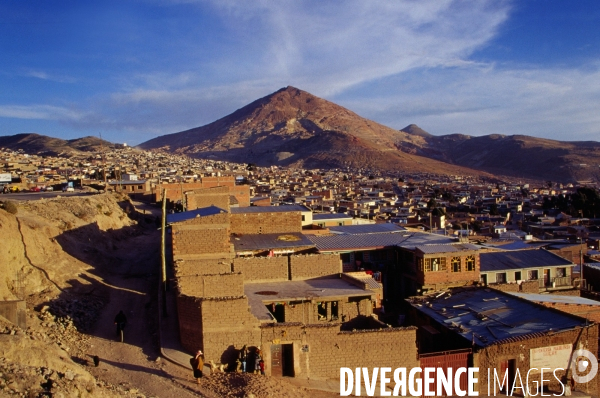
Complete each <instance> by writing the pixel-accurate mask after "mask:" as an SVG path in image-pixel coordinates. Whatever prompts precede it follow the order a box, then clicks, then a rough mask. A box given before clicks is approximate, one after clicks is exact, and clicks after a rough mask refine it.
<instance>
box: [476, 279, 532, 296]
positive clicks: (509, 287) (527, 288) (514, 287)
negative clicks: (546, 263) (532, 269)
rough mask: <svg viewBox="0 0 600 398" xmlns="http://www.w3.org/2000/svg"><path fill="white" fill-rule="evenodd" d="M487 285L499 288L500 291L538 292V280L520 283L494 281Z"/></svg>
mask: <svg viewBox="0 0 600 398" xmlns="http://www.w3.org/2000/svg"><path fill="white" fill-rule="evenodd" d="M488 287H490V288H492V289H495V290H500V291H501V292H521V293H539V292H540V286H539V283H538V281H537V280H536V281H525V282H522V283H521V284H520V285H519V284H518V283H494V284H491V285H488Z"/></svg>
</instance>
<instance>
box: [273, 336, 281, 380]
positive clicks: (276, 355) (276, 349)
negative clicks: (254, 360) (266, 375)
mask: <svg viewBox="0 0 600 398" xmlns="http://www.w3.org/2000/svg"><path fill="white" fill-rule="evenodd" d="M282 359H283V358H282V351H281V344H273V345H271V376H278V377H281V376H283V361H282Z"/></svg>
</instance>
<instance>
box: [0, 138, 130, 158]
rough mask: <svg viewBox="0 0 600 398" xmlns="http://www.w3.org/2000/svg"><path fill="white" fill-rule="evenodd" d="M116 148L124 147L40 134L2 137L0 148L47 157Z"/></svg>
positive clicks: (86, 139)
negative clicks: (20, 150)
mask: <svg viewBox="0 0 600 398" xmlns="http://www.w3.org/2000/svg"><path fill="white" fill-rule="evenodd" d="M115 146H119V147H122V145H118V144H113V143H110V142H108V141H105V140H101V139H100V138H97V137H83V138H76V139H73V140H62V139H60V138H53V137H48V136H45V135H40V134H16V135H10V136H0V148H9V149H12V150H13V151H16V150H19V149H22V150H23V151H24V152H25V153H29V154H38V155H47V156H57V155H60V154H72V153H76V152H99V151H100V150H101V149H102V148H104V149H105V150H106V149H110V148H114V147H115Z"/></svg>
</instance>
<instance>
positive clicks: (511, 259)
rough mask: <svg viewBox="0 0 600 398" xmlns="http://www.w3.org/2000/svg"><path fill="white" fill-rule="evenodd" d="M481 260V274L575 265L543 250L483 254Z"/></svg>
mask: <svg viewBox="0 0 600 398" xmlns="http://www.w3.org/2000/svg"><path fill="white" fill-rule="evenodd" d="M479 259H480V261H481V272H488V271H502V270H509V269H523V268H540V267H556V266H561V265H564V266H573V265H575V264H573V263H572V262H570V261H568V260H565V259H564V258H562V257H560V256H557V255H556V254H554V253H551V252H549V251H546V250H542V249H532V250H515V251H508V252H490V253H481V254H480V256H479Z"/></svg>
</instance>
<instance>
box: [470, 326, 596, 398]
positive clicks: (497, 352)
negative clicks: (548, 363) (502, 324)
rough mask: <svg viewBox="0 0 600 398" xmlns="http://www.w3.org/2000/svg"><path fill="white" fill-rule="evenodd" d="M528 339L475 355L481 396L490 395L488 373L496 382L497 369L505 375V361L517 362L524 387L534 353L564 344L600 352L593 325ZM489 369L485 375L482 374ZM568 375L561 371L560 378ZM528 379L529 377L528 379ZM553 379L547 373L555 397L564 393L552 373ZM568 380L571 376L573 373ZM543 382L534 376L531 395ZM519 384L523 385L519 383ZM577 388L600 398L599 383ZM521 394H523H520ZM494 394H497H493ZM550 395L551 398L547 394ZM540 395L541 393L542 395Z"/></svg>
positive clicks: (495, 345) (530, 378) (531, 375)
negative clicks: (494, 370)
mask: <svg viewBox="0 0 600 398" xmlns="http://www.w3.org/2000/svg"><path fill="white" fill-rule="evenodd" d="M535 336H538V337H531V338H529V339H527V338H516V339H512V340H513V341H512V342H511V341H508V340H505V342H499V343H498V344H494V345H491V346H488V347H486V348H484V349H482V350H480V351H479V352H477V353H475V354H474V355H473V362H474V364H473V366H475V367H479V369H480V372H479V395H487V388H488V378H487V369H488V368H489V369H492V370H491V376H492V378H493V369H496V371H497V373H498V374H500V372H501V362H502V361H505V360H511V359H513V360H515V361H516V366H517V368H518V369H519V373H520V374H521V376H522V380H523V383H526V375H527V371H528V370H529V369H530V353H531V352H530V349H532V348H541V347H549V346H555V345H561V344H573V348H574V349H578V348H583V349H586V350H588V351H590V352H592V353H594V355H595V353H597V352H598V351H597V350H598V325H597V324H595V325H591V326H588V327H585V328H577V329H574V330H568V331H564V332H558V333H553V334H552V333H548V334H545V335H544V336H539V334H536V335H535ZM481 369H485V371H483V372H482V371H481ZM564 374H565V371H557V372H556V375H557V376H558V377H559V378H561V377H562V376H563V375H564ZM524 375H525V376H524ZM548 375H549V376H550V377H547V375H546V373H544V379H550V382H549V383H544V384H547V385H549V387H550V388H551V389H553V390H554V391H555V394H557V393H559V392H560V391H562V387H561V386H560V383H559V382H558V381H557V380H556V379H555V378H554V376H553V375H552V374H551V373H548ZM568 376H569V377H570V376H571V373H570V372H569V374H568ZM536 381H537V383H539V382H540V375H539V373H538V374H530V377H529V386H530V389H531V391H535V387H536V385H535V382H536ZM517 384H519V382H518V381H517ZM490 388H492V389H493V380H492V381H491V382H490ZM576 388H577V389H578V390H580V391H587V392H588V393H589V394H591V395H592V396H596V395H597V394H598V380H597V378H594V379H593V380H591V381H590V382H589V383H587V384H577V386H576ZM519 391H521V390H519ZM492 394H493V390H492ZM546 394H550V393H548V392H546ZM538 395H539V393H538Z"/></svg>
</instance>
